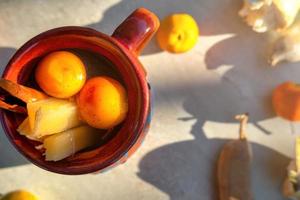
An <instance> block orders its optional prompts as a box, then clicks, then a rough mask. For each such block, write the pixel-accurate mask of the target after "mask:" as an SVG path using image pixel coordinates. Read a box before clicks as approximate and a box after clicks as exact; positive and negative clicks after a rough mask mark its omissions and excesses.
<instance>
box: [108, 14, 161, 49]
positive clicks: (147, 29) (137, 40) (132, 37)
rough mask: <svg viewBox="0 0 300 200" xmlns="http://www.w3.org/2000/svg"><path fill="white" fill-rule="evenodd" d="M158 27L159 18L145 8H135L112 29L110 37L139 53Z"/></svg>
mask: <svg viewBox="0 0 300 200" xmlns="http://www.w3.org/2000/svg"><path fill="white" fill-rule="evenodd" d="M158 27H159V19H158V18H157V16H156V15H155V14H153V13H152V12H151V11H149V10H147V9H145V8H138V9H136V10H135V11H134V12H133V13H131V15H129V16H128V17H127V18H126V19H125V20H124V21H123V22H122V23H121V24H120V25H119V26H118V27H117V28H116V30H115V31H114V33H113V34H112V37H113V38H115V39H116V40H117V41H119V42H120V43H121V44H123V45H124V46H125V47H126V48H127V49H128V50H129V51H131V52H133V53H134V54H136V55H139V54H140V52H141V51H142V50H143V48H144V47H145V46H146V44H147V43H148V42H149V41H150V39H151V38H152V37H153V35H154V33H155V32H156V31H157V29H158Z"/></svg>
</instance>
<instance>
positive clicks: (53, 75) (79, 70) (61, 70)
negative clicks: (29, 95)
mask: <svg viewBox="0 0 300 200" xmlns="http://www.w3.org/2000/svg"><path fill="white" fill-rule="evenodd" d="M35 79H36V81H37V83H38V85H39V86H40V87H41V88H42V90H43V91H44V92H45V93H47V94H48V95H50V96H53V97H57V98H68V97H71V96H73V95H75V94H76V93H77V92H79V90H80V89H81V88H82V86H83V85H84V83H85V80H86V71H85V66H84V64H83V63H82V61H81V60H80V58H79V57H78V56H76V55H75V54H73V53H71V52H68V51H57V52H53V53H50V54H49V55H47V56H46V57H45V58H43V59H42V61H41V62H40V63H39V64H38V66H37V68H36V71H35Z"/></svg>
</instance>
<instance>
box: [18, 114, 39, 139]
mask: <svg viewBox="0 0 300 200" xmlns="http://www.w3.org/2000/svg"><path fill="white" fill-rule="evenodd" d="M17 131H18V132H19V133H20V135H24V136H25V137H27V138H28V139H30V140H35V141H42V138H38V137H36V136H35V135H34V134H33V132H32V129H31V128H30V124H29V118H28V117H27V118H26V119H24V121H23V122H22V123H21V124H20V125H19V127H18V128H17Z"/></svg>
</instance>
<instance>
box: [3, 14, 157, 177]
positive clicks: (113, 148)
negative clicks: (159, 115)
mask: <svg viewBox="0 0 300 200" xmlns="http://www.w3.org/2000/svg"><path fill="white" fill-rule="evenodd" d="M158 26H159V20H158V18H157V17H156V16H155V15H154V14H153V13H151V12H150V11H148V10H146V9H144V8H139V9H137V10H136V11H134V12H133V13H132V14H131V15H130V16H129V17H128V18H127V19H125V21H124V22H123V23H122V24H121V25H120V26H119V27H118V28H117V29H116V30H115V31H114V33H113V34H112V36H108V35H105V34H103V33H100V32H98V31H95V30H93V29H90V28H84V27H61V28H56V29H52V30H49V31H46V32H44V33H41V34H40V35H38V36H36V37H34V38H32V39H31V40H30V41H28V42H27V43H26V44H24V45H23V46H22V47H21V48H20V49H19V50H18V51H17V52H16V53H15V55H14V56H13V57H12V58H11V60H10V62H9V63H8V65H7V66H6V68H5V71H4V73H3V76H2V77H3V78H5V79H9V80H11V81H14V82H17V83H20V84H24V85H30V80H32V79H33V74H34V73H33V72H34V68H35V66H36V64H37V62H38V61H39V60H40V59H41V58H42V57H44V56H45V55H47V54H49V53H50V52H53V51H58V50H64V49H80V50H84V51H88V52H92V53H94V54H96V55H101V56H104V57H105V58H106V59H108V60H109V61H110V62H112V63H113V65H114V66H115V67H116V70H117V71H118V72H119V74H120V76H121V78H122V80H123V82H124V86H125V87H126V89H127V93H128V114H127V117H126V119H125V121H124V122H123V123H122V125H121V126H120V127H118V130H117V133H116V134H115V136H114V137H113V138H111V139H110V140H109V141H107V142H106V143H104V144H103V145H101V146H99V147H97V148H94V149H91V150H86V151H83V152H79V153H76V154H75V155H74V156H71V157H69V158H66V159H64V160H61V161H57V162H52V161H50V162H49V161H45V158H44V156H43V155H42V152H41V151H39V150H37V149H36V148H35V147H34V145H33V143H34V142H33V141H30V140H28V139H26V138H25V137H24V136H21V135H19V133H18V132H17V131H16V128H17V126H18V125H19V123H20V120H21V119H23V118H24V116H20V115H18V114H15V113H12V112H9V111H4V110H2V111H1V113H0V117H1V122H2V126H3V128H4V131H5V133H6V135H7V137H8V138H9V140H10V141H11V143H12V144H13V145H14V146H15V148H16V149H17V150H18V151H19V152H20V153H21V154H23V155H24V156H25V157H26V158H27V159H28V160H29V161H30V162H32V163H33V164H35V165H37V166H39V167H41V168H43V169H45V170H48V171H52V172H56V173H61V174H72V175H75V174H86V173H92V172H98V171H103V170H107V169H108V168H111V167H113V166H116V165H117V164H119V163H123V162H125V161H126V160H127V158H128V157H129V156H130V155H131V154H132V153H133V152H135V151H136V149H137V148H138V147H139V146H140V144H141V142H142V141H143V139H144V137H145V134H146V132H147V128H148V125H149V122H150V98H149V97H150V89H149V87H148V84H147V80H146V74H145V71H144V68H143V67H142V65H141V63H140V62H139V60H138V58H137V56H138V54H139V52H140V51H141V50H142V49H143V47H144V46H145V45H146V44H147V42H148V41H149V40H150V38H151V37H152V36H153V34H154V33H155V32H156V30H157V28H158Z"/></svg>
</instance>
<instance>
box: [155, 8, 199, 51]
mask: <svg viewBox="0 0 300 200" xmlns="http://www.w3.org/2000/svg"><path fill="white" fill-rule="evenodd" d="M198 36H199V29H198V25H197V23H196V21H195V20H194V18H193V17H192V16H191V15H188V14H185V13H179V14H172V15H169V16H168V17H166V18H165V19H163V20H162V22H161V25H160V27H159V29H158V31H157V35H156V39H157V42H158V44H159V46H160V47H161V49H163V50H166V51H169V52H171V53H183V52H186V51H188V50H190V49H191V48H193V47H194V46H195V44H196V43H197V40H198Z"/></svg>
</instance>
